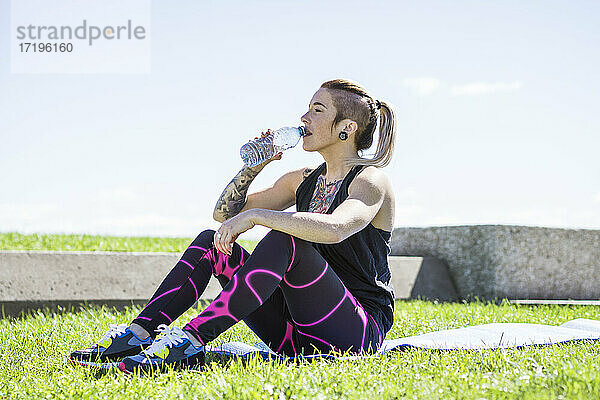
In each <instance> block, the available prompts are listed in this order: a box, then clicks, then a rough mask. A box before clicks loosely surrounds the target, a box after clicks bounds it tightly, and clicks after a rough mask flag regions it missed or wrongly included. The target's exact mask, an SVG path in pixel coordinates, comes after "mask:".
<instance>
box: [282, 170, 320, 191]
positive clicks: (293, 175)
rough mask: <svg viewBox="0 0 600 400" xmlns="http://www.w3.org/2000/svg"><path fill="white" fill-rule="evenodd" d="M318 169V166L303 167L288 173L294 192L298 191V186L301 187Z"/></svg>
mask: <svg viewBox="0 0 600 400" xmlns="http://www.w3.org/2000/svg"><path fill="white" fill-rule="evenodd" d="M317 168H318V166H310V167H302V168H298V169H296V170H293V171H290V172H289V173H288V176H289V177H290V181H291V185H292V188H293V190H294V192H295V191H296V190H297V189H298V186H300V184H301V183H302V182H303V181H304V180H305V179H306V178H308V176H309V175H310V174H311V173H312V172H313V171H314V170H315V169H317Z"/></svg>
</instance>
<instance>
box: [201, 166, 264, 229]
mask: <svg viewBox="0 0 600 400" xmlns="http://www.w3.org/2000/svg"><path fill="white" fill-rule="evenodd" d="M259 172H260V169H259V170H257V169H252V168H248V167H246V166H244V167H243V168H242V169H241V170H240V172H238V173H237V175H236V176H235V178H233V179H232V180H231V182H229V184H228V185H227V186H226V187H225V190H223V193H221V196H220V197H219V200H217V204H216V205H215V210H214V213H213V215H214V216H215V217H217V216H220V217H222V218H224V219H226V220H227V219H229V218H231V217H234V216H236V215H237V214H238V213H239V212H240V211H241V210H242V208H244V205H245V204H246V194H247V193H248V188H249V187H250V184H251V183H252V181H253V180H254V178H256V176H257V175H258V173H259Z"/></svg>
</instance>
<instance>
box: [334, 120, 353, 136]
mask: <svg viewBox="0 0 600 400" xmlns="http://www.w3.org/2000/svg"><path fill="white" fill-rule="evenodd" d="M338 128H339V129H338V132H341V131H344V132H346V133H347V134H348V136H350V135H352V134H354V133H356V131H357V130H358V124H357V123H356V122H355V121H353V120H351V119H348V118H346V119H343V120H341V121H340V122H338Z"/></svg>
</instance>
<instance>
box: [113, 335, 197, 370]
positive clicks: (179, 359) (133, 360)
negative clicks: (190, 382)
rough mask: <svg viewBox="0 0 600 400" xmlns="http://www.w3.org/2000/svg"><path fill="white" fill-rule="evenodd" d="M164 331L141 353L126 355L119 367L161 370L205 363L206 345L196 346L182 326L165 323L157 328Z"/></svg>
mask: <svg viewBox="0 0 600 400" xmlns="http://www.w3.org/2000/svg"><path fill="white" fill-rule="evenodd" d="M156 331H157V332H159V333H162V335H161V336H160V337H158V338H157V339H156V340H155V341H154V343H152V345H151V346H150V347H148V348H147V349H146V350H143V351H142V352H141V353H140V354H138V355H135V356H131V357H125V358H124V359H123V361H121V362H120V363H119V369H120V370H121V371H123V372H125V373H130V374H132V373H135V372H142V371H161V370H165V369H167V368H169V367H175V368H182V367H183V368H197V367H201V366H202V365H204V346H200V347H195V346H194V345H193V344H192V342H191V341H190V339H189V338H188V335H187V334H186V333H185V331H183V330H182V329H181V328H169V327H168V326H167V325H165V324H161V325H159V326H158V329H157V330H156Z"/></svg>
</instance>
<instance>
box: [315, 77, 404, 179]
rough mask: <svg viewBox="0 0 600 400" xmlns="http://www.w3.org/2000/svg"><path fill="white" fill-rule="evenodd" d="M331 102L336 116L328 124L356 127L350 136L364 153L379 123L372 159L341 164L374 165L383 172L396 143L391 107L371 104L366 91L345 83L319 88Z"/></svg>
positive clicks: (375, 103)
mask: <svg viewBox="0 0 600 400" xmlns="http://www.w3.org/2000/svg"><path fill="white" fill-rule="evenodd" d="M321 87H322V88H324V89H328V90H329V91H330V93H331V96H332V98H333V105H334V107H335V108H336V110H337V115H336V116H335V119H334V121H333V124H332V129H333V126H335V124H337V123H338V122H340V121H342V120H344V119H351V120H353V121H355V122H356V123H357V124H358V130H357V131H356V135H355V136H354V143H355V144H356V149H357V150H358V151H360V150H366V149H368V148H369V147H371V145H372V144H373V135H374V133H375V128H376V126H377V121H378V120H379V140H378V142H377V149H376V151H375V154H374V155H373V158H363V157H360V156H359V157H351V158H347V159H345V160H344V162H345V164H346V165H347V166H355V165H374V166H375V167H378V168H383V167H385V166H387V165H388V164H389V163H390V160H391V159H392V154H393V153H394V141H395V139H396V114H395V113H394V110H393V108H392V106H391V104H389V103H386V102H385V101H381V100H374V99H373V97H371V95H370V94H369V93H368V92H367V90H366V89H365V88H364V87H362V86H361V85H359V84H358V83H356V82H353V81H350V80H347V79H334V80H331V81H327V82H325V83H323V84H322V85H321Z"/></svg>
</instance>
